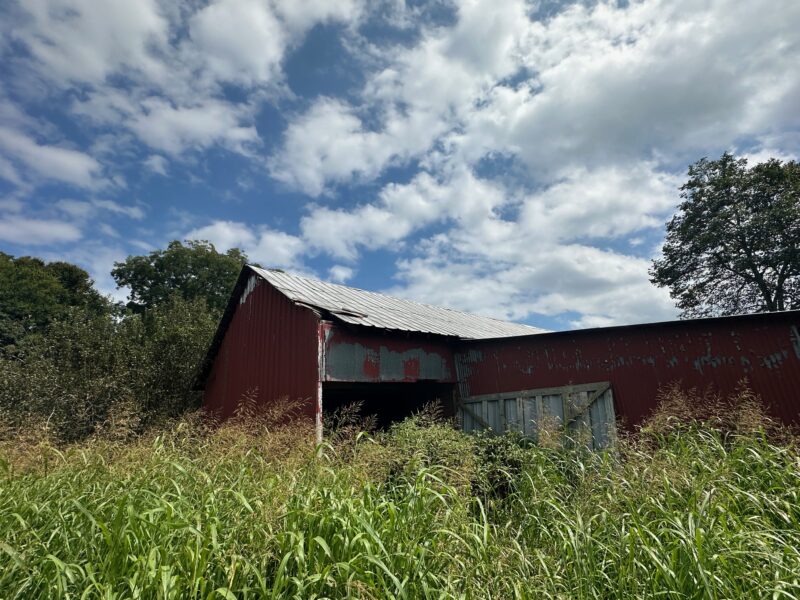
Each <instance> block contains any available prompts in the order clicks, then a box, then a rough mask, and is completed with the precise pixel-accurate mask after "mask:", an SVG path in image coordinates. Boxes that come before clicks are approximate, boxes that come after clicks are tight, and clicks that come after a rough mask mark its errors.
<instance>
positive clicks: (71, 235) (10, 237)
mask: <svg viewBox="0 0 800 600" xmlns="http://www.w3.org/2000/svg"><path fill="white" fill-rule="evenodd" d="M81 237H82V234H81V230H80V229H79V228H78V227H76V226H75V225H73V224H71V223H65V222H63V221H57V220H54V219H29V218H26V217H23V216H17V215H11V216H8V215H7V216H4V217H3V218H2V219H0V240H3V241H5V242H11V243H12V244H20V245H26V246H27V245H32V246H40V245H47V244H58V243H65V242H76V241H78V240H79V239H81Z"/></svg>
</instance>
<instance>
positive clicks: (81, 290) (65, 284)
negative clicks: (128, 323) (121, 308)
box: [0, 252, 110, 347]
mask: <svg viewBox="0 0 800 600" xmlns="http://www.w3.org/2000/svg"><path fill="white" fill-rule="evenodd" d="M71 307H84V308H86V309H88V310H89V311H91V312H94V313H97V314H101V313H104V312H106V311H108V309H109V308H110V304H109V302H108V300H107V299H106V298H104V297H103V296H102V295H101V294H100V293H99V292H98V291H97V290H96V289H94V282H93V281H92V280H91V278H90V277H89V274H88V273H87V272H86V271H84V270H83V269H81V268H80V267H78V266H76V265H73V264H70V263H67V262H62V261H57V262H51V263H46V262H45V261H43V260H41V259H39V258H33V257H30V256H21V257H18V258H15V257H13V256H11V255H9V254H4V253H2V252H0V347H5V346H8V345H11V344H16V343H17V342H18V341H19V340H20V339H21V338H22V337H23V336H24V335H26V334H28V333H32V332H41V331H44V329H46V328H47V326H48V325H49V324H50V323H52V322H53V321H54V320H55V319H58V318H60V317H62V316H63V315H64V314H65V312H66V310H67V309H69V308H71Z"/></svg>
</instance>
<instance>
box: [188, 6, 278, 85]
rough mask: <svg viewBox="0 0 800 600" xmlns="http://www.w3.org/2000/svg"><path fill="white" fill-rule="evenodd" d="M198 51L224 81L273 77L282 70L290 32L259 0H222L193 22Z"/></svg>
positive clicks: (193, 39) (191, 25)
mask: <svg viewBox="0 0 800 600" xmlns="http://www.w3.org/2000/svg"><path fill="white" fill-rule="evenodd" d="M189 30H190V35H191V37H192V41H193V42H194V43H195V45H196V50H197V51H199V52H202V54H203V55H205V56H206V57H207V68H208V69H209V70H210V71H211V72H212V73H213V74H214V76H215V77H216V78H217V79H219V80H220V81H243V82H244V83H247V84H252V83H253V82H255V81H264V80H269V79H271V78H273V77H275V76H276V75H277V74H278V72H279V69H280V62H281V59H282V58H283V52H284V49H285V47H286V44H287V39H286V38H287V35H286V33H285V32H284V30H283V28H282V26H281V23H280V22H279V21H278V19H277V18H276V17H275V15H274V14H273V13H272V10H271V9H270V5H269V4H268V3H266V2H260V1H258V0H218V1H217V2H212V3H211V4H209V5H208V6H206V7H204V8H203V9H201V10H200V11H198V12H197V13H196V14H195V15H194V16H193V17H192V18H191V20H190V22H189Z"/></svg>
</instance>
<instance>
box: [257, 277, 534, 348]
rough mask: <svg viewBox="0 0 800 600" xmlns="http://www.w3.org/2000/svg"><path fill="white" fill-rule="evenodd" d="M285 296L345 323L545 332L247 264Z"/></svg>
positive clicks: (463, 333) (477, 335)
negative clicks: (325, 312)
mask: <svg viewBox="0 0 800 600" xmlns="http://www.w3.org/2000/svg"><path fill="white" fill-rule="evenodd" d="M248 268H250V269H251V270H252V271H253V272H254V273H256V274H257V275H259V276H260V277H262V278H263V279H265V280H266V281H267V282H269V283H270V284H272V285H273V286H274V287H275V288H276V289H277V290H278V291H280V292H281V293H282V294H284V295H285V296H286V297H287V298H289V299H290V300H292V301H294V302H297V303H300V304H305V305H308V306H311V307H314V308H317V309H321V310H324V311H327V312H328V313H330V314H331V315H332V316H333V317H335V318H336V319H338V320H340V321H344V322H345V323H352V324H354V325H364V326H367V327H380V328H381V329H391V330H396V331H414V332H422V333H432V334H436V335H446V336H452V337H458V338H462V339H486V338H498V337H509V336H517V335H531V334H535V333H545V332H546V330H544V329H539V328H537V327H531V326H530V325H523V324H521V323H509V322H508V321H501V320H499V319H493V318H491V317H482V316H478V315H472V314H469V313H465V312H461V311H458V310H453V309H451V308H443V307H441V306H432V305H430V304H421V303H419V302H414V301H412V300H404V299H402V298H395V297H393V296H387V295H385V294H378V293H376V292H368V291H366V290H360V289H357V288H351V287H347V286H344V285H337V284H335V283H326V282H324V281H318V280H316V279H310V278H308V277H300V276H299V275H290V274H289V273H285V272H283V271H279V270H269V269H261V268H259V267H254V266H252V265H248Z"/></svg>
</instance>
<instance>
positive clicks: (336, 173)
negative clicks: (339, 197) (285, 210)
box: [269, 98, 403, 196]
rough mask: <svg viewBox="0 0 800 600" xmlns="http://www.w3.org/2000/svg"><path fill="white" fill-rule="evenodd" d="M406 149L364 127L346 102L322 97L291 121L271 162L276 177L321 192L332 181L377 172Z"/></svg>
mask: <svg viewBox="0 0 800 600" xmlns="http://www.w3.org/2000/svg"><path fill="white" fill-rule="evenodd" d="M402 152H403V150H402V148H399V147H398V146H397V145H396V144H391V143H388V141H387V140H386V139H384V136H382V135H380V134H378V133H376V132H372V131H369V130H367V129H365V128H364V126H363V124H362V123H361V120H360V119H359V118H358V117H357V116H356V115H355V114H354V113H353V112H352V111H351V110H350V109H349V108H348V107H347V106H346V105H345V104H344V103H342V102H340V101H338V100H332V99H328V98H323V99H321V100H319V101H317V102H316V103H315V104H314V106H313V107H312V108H311V109H310V110H309V111H308V112H307V113H305V114H303V115H302V116H301V117H299V118H298V119H296V120H294V121H293V122H291V123H290V124H289V127H288V128H287V130H286V132H285V134H284V145H283V149H282V150H281V152H280V153H279V154H277V155H275V156H273V157H272V158H271V159H270V161H269V168H270V173H271V174H272V176H273V177H274V178H276V179H278V180H280V181H283V182H284V183H287V184H289V185H290V186H293V187H296V188H298V189H300V190H302V191H304V192H305V193H306V194H308V195H310V196H319V195H320V194H322V193H323V191H324V190H325V187H326V185H327V184H328V183H330V182H333V183H337V182H346V181H349V180H350V179H352V178H354V177H364V178H367V179H370V178H373V177H375V176H376V175H377V174H378V173H379V172H380V171H381V169H382V168H383V167H384V166H385V164H386V163H387V162H388V161H389V160H390V159H391V158H392V156H397V155H398V154H400V153H402Z"/></svg>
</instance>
